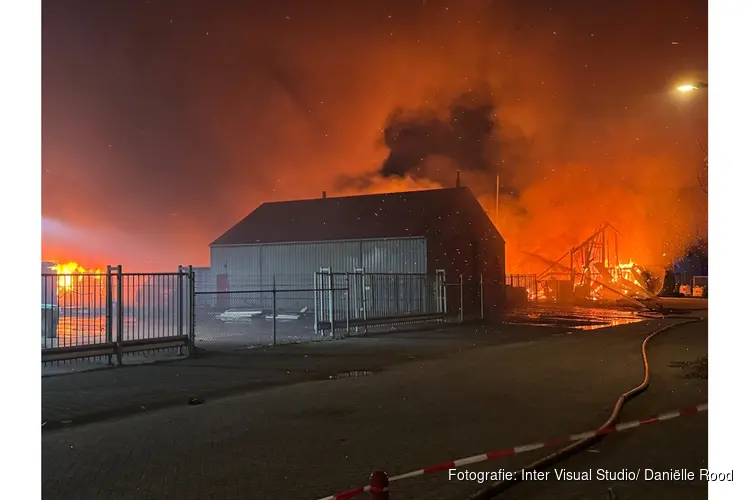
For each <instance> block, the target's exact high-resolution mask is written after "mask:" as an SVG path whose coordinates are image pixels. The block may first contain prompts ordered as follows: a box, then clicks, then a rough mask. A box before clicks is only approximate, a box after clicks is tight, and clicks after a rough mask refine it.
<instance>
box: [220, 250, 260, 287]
mask: <svg viewBox="0 0 750 500" xmlns="http://www.w3.org/2000/svg"><path fill="white" fill-rule="evenodd" d="M211 270H212V271H213V272H214V273H215V274H223V273H226V274H228V275H229V289H230V290H243V289H248V288H251V289H252V288H258V287H260V285H261V280H260V247H258V246H233V247H211Z"/></svg>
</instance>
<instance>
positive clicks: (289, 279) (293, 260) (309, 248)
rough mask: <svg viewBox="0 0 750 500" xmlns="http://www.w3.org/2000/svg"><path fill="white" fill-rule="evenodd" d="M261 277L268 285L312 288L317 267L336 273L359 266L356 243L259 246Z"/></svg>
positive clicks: (357, 244)
mask: <svg viewBox="0 0 750 500" xmlns="http://www.w3.org/2000/svg"><path fill="white" fill-rule="evenodd" d="M262 249H263V250H262V257H263V258H262V260H263V263H262V274H263V277H264V280H268V282H269V283H270V282H271V280H272V279H273V275H274V274H276V282H277V284H280V285H286V286H292V285H294V286H301V285H304V286H305V287H307V286H309V287H312V286H313V275H314V273H315V272H316V271H319V270H320V268H321V267H330V268H332V269H333V270H334V271H337V272H345V271H353V270H354V269H355V268H356V267H360V266H361V262H360V255H359V242H358V241H338V242H328V243H288V244H277V245H263V246H262Z"/></svg>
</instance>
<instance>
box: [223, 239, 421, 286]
mask: <svg viewBox="0 0 750 500" xmlns="http://www.w3.org/2000/svg"><path fill="white" fill-rule="evenodd" d="M321 267H329V268H331V269H332V270H333V271H334V272H353V271H354V270H355V269H357V268H362V267H364V269H365V271H366V272H368V273H426V272H427V240H426V239H425V238H393V239H383V240H361V241H360V240H351V241H334V242H319V243H280V244H271V245H248V246H227V247H221V246H214V247H211V271H212V274H213V275H216V274H222V273H226V274H228V275H229V276H230V280H229V283H230V290H243V289H244V290H249V289H259V288H268V287H270V286H271V285H272V283H273V277H274V275H276V284H277V286H278V287H279V288H284V287H286V288H312V287H313V275H314V273H315V272H316V271H319V270H320V268H321Z"/></svg>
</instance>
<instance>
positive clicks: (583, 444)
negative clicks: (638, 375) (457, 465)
mask: <svg viewBox="0 0 750 500" xmlns="http://www.w3.org/2000/svg"><path fill="white" fill-rule="evenodd" d="M697 321H701V320H700V319H691V320H687V321H681V322H679V323H675V324H673V325H668V326H665V327H662V328H660V329H658V330H656V331H655V332H653V333H651V334H649V335H648V336H647V337H646V338H645V339H643V342H642V343H641V356H642V358H643V372H644V376H643V382H641V383H640V385H638V386H636V387H634V388H632V389H630V390H629V391H627V392H624V393H622V394H620V396H619V397H618V398H617V402H616V403H615V406H614V408H613V409H612V413H611V415H610V416H609V418H608V419H607V421H606V422H604V424H602V425H601V426H600V427H599V431H601V433H599V432H597V433H596V435H594V436H591V437H588V438H586V439H581V440H580V441H576V442H575V443H572V444H570V445H568V446H566V447H564V448H562V449H560V450H558V451H556V452H554V453H551V454H549V455H547V456H545V457H544V458H541V459H539V460H537V461H535V462H533V463H531V464H529V465H527V466H526V467H523V470H525V471H536V470H541V469H545V468H547V467H549V466H551V465H553V464H555V463H557V462H559V461H561V460H563V459H565V458H567V457H569V456H570V455H573V454H574V453H577V452H579V451H582V450H584V449H586V448H588V447H589V446H591V445H592V444H594V443H595V442H597V441H598V440H600V439H602V437H603V436H604V435H605V434H606V432H604V431H605V430H607V429H609V428H611V427H612V426H613V425H614V423H615V421H617V419H618V418H619V416H620V412H621V411H622V407H623V406H624V405H625V403H626V402H628V401H629V400H630V399H632V398H634V397H636V396H637V395H639V394H641V393H642V392H644V391H645V390H646V389H647V388H648V385H649V382H650V376H649V368H648V357H647V356H646V345H647V344H648V342H649V341H650V340H651V339H652V338H654V337H656V336H657V335H659V334H660V333H663V332H665V331H667V330H669V329H671V328H675V327H677V326H682V325H686V324H688V323H695V322H697ZM519 482H521V474H520V471H516V472H514V473H513V477H512V479H509V480H504V481H498V482H496V483H494V484H492V485H490V486H489V487H487V488H485V489H483V490H481V491H479V492H477V493H475V494H474V495H472V496H471V497H469V499H468V500H489V499H491V498H494V497H496V496H497V495H499V494H500V493H503V492H504V491H506V490H508V489H509V488H511V487H512V486H514V485H516V484H518V483H519Z"/></svg>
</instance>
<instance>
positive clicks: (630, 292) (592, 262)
mask: <svg viewBox="0 0 750 500" xmlns="http://www.w3.org/2000/svg"><path fill="white" fill-rule="evenodd" d="M619 238H620V234H619V232H618V231H617V230H616V229H615V228H614V227H613V226H612V225H611V224H609V223H604V224H603V225H602V226H600V227H599V228H598V229H597V230H596V231H595V232H594V234H592V235H591V236H590V237H589V238H587V239H586V240H585V241H583V242H582V243H581V244H580V245H577V246H575V247H573V248H571V249H570V251H569V252H566V253H565V254H564V255H563V256H562V257H560V258H559V259H558V260H557V261H555V262H552V263H551V264H550V266H549V267H548V268H547V269H545V270H544V271H543V272H542V273H540V274H539V275H538V276H537V278H536V282H535V283H534V285H533V286H531V287H527V291H528V293H529V297H530V298H531V299H536V300H552V301H559V302H569V301H572V300H574V299H589V300H594V301H597V300H624V301H628V302H633V303H636V304H638V305H640V302H638V301H637V300H636V299H648V298H655V297H656V294H655V288H656V287H657V286H658V280H656V279H655V277H653V276H652V275H651V274H650V273H649V272H648V271H647V270H646V269H644V268H643V267H641V266H639V265H638V264H635V263H634V262H633V261H632V260H629V261H628V262H623V261H621V260H620V253H619Z"/></svg>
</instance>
